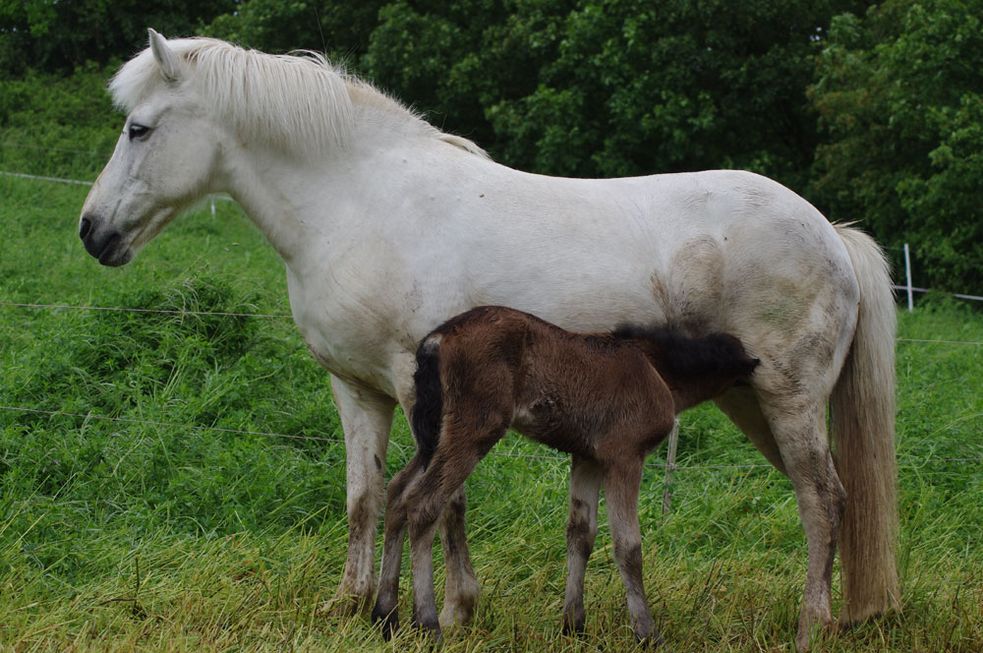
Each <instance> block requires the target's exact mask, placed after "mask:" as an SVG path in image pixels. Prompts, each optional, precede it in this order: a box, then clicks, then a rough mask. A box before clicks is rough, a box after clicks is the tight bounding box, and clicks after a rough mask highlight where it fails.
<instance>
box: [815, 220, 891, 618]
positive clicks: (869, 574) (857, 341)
mask: <svg viewBox="0 0 983 653" xmlns="http://www.w3.org/2000/svg"><path fill="white" fill-rule="evenodd" d="M836 231H837V233H838V234H839V236H840V238H841V239H842V241H843V243H844V244H845V245H846V249H847V252H848V253H849V255H850V261H851V262H852V263H853V269H854V272H855V273H856V275H857V281H858V282H859V285H860V309H859V316H858V318H857V330H856V334H855V335H854V337H853V345H852V349H851V350H850V353H849V354H848V355H847V359H846V362H845V363H844V365H843V370H842V371H841V372H840V377H839V379H838V380H837V382H836V386H835V387H834V388H833V394H832V396H831V397H830V403H831V413H832V429H833V442H834V449H835V457H836V465H837V471H838V473H839V476H840V480H841V481H842V483H843V486H844V488H845V489H846V495H847V499H846V509H845V511H844V513H843V521H842V523H841V525H840V559H841V563H842V570H843V571H842V586H843V610H842V614H841V620H842V621H844V622H845V623H849V622H855V621H859V620H861V619H864V618H866V617H869V616H871V615H874V614H878V613H883V612H887V611H889V610H895V609H898V608H899V607H900V601H899V598H900V592H899V586H898V570H897V563H896V561H895V553H896V551H895V548H896V542H897V535H898V504H897V476H898V470H897V461H896V459H895V451H894V382H895V370H894V334H895V327H896V320H897V318H896V315H895V306H894V298H893V296H892V294H891V277H890V273H889V270H888V263H887V261H886V259H885V258H884V254H883V252H882V251H881V249H880V248H879V247H878V246H877V243H875V242H874V240H873V239H872V238H871V237H870V236H868V235H866V234H865V233H863V232H861V231H859V230H857V229H852V228H849V227H847V226H841V225H836Z"/></svg>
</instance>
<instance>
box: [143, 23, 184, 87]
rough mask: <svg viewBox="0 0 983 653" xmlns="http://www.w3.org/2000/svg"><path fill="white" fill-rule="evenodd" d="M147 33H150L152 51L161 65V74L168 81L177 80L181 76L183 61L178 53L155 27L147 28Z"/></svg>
mask: <svg viewBox="0 0 983 653" xmlns="http://www.w3.org/2000/svg"><path fill="white" fill-rule="evenodd" d="M147 33H148V34H149V35H150V51H151V52H152V53H153V55H154V59H155V60H156V61H157V65H158V66H160V74H161V75H162V76H163V77H164V79H165V80H167V81H168V82H176V81H177V80H178V78H179V77H180V76H181V62H180V60H179V59H178V56H177V54H175V53H174V50H172V49H171V47H170V46H169V45H167V39H165V38H164V37H163V36H161V35H160V34H158V33H157V32H156V31H155V30H154V29H153V28H149V29H147Z"/></svg>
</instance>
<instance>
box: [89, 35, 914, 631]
mask: <svg viewBox="0 0 983 653" xmlns="http://www.w3.org/2000/svg"><path fill="white" fill-rule="evenodd" d="M110 89H111V92H112V94H113V97H114V99H115V101H116V104H117V105H118V106H119V107H121V108H122V109H124V110H125V111H126V112H127V113H128V116H127V119H126V125H125V127H124V129H123V133H122V135H121V136H120V139H119V142H118V143H117V146H116V151H115V152H114V153H113V157H112V159H111V160H110V161H109V163H108V164H107V166H106V168H105V170H103V172H102V174H101V175H100V176H99V179H98V180H97V181H96V183H95V185H94V186H93V188H92V190H91V192H90V193H89V196H88V198H87V199H86V202H85V206H84V207H83V209H82V215H81V220H80V236H81V238H82V240H83V241H84V244H85V247H86V249H87V250H88V252H89V253H90V254H92V255H93V256H95V257H96V258H98V259H99V262H100V263H102V264H104V265H123V264H124V263H127V262H129V261H130V260H131V259H132V258H133V257H134V255H135V254H136V253H137V252H138V251H139V250H140V248H141V247H143V246H144V245H145V244H146V243H147V242H148V241H149V240H150V239H152V238H153V237H154V236H156V235H157V234H158V233H159V232H160V231H161V229H163V228H164V226H165V225H167V223H168V222H169V221H170V220H171V219H172V218H174V216H175V215H177V214H178V213H179V212H180V211H181V210H182V209H183V208H186V207H187V206H189V205H190V204H192V203H194V202H195V201H196V200H198V199H199V198H201V197H202V196H203V195H205V194H206V193H216V192H223V191H224V192H227V193H229V194H230V195H231V196H232V197H233V198H235V199H236V201H238V202H239V204H241V205H242V207H243V208H244V209H245V211H246V213H247V214H248V215H249V217H250V219H252V220H253V221H254V222H255V223H256V225H257V226H258V227H259V228H260V230H261V231H262V232H263V233H264V234H265V236H266V238H267V239H268V240H269V242H270V243H271V244H272V245H273V247H274V248H276V250H277V252H278V253H279V254H280V256H281V257H282V258H283V260H284V263H285V264H286V270H287V281H288V286H289V293H290V305H291V308H292V311H293V317H294V319H295V321H296V323H297V325H298V327H299V328H300V331H301V333H302V334H303V337H304V339H305V340H306V342H307V344H308V345H309V346H310V349H311V352H312V353H313V355H314V356H315V357H316V358H317V360H318V361H319V362H320V364H321V365H323V366H324V367H325V368H326V369H327V370H328V371H329V372H330V373H331V382H332V388H333V390H334V395H335V398H336V401H337V405H338V410H339V412H340V414H341V421H342V426H343V427H344V431H345V446H346V451H347V482H348V505H347V507H348V520H349V545H348V558H347V562H346V564H345V570H344V574H343V579H342V582H341V587H340V589H339V592H340V593H341V594H343V595H346V596H354V597H355V598H356V599H358V600H359V601H360V602H361V603H363V604H369V603H370V602H371V601H370V599H371V598H372V594H373V592H374V587H375V576H374V561H373V547H374V541H375V534H376V531H377V523H378V518H379V512H380V507H381V501H382V496H383V485H384V479H383V467H384V465H383V462H384V461H385V459H386V445H387V441H388V439H389V430H390V426H391V421H392V415H393V409H394V407H395V405H396V403H397V402H398V403H399V404H400V405H402V407H403V409H404V410H405V411H407V412H408V411H410V410H411V409H412V406H413V397H412V387H413V385H412V377H413V371H414V357H413V352H414V351H415V348H416V345H417V342H418V341H419V340H420V338H421V337H423V336H424V335H425V334H426V333H428V332H429V331H430V330H431V329H433V328H434V327H435V326H437V325H438V324H440V323H441V322H443V321H444V320H445V319H447V318H449V317H450V316H452V315H456V314H458V313H461V312H462V311H464V310H466V309H468V308H471V307H473V306H477V305H480V304H500V305H506V306H511V307H514V308H517V309H520V310H523V311H527V312H531V313H534V314H536V315H538V316H540V317H542V318H543V319H545V320H548V321H551V322H554V323H556V324H559V325H560V326H562V327H564V328H566V329H570V330H576V331H601V330H606V329H610V328H611V327H613V326H614V325H616V324H619V323H623V322H632V323H652V324H670V325H673V326H675V327H677V328H680V329H682V330H684V331H686V332H688V333H690V334H693V335H699V334H704V333H708V332H714V331H723V332H728V333H732V334H734V335H735V336H737V337H738V338H740V339H741V341H743V342H744V343H745V345H746V346H747V348H748V350H749V352H750V353H751V354H752V355H753V356H755V357H757V358H760V359H761V364H760V366H759V368H758V370H757V372H756V373H755V375H754V383H753V387H748V388H742V389H735V390H733V391H730V392H729V393H728V394H726V395H724V397H723V398H722V399H720V400H719V401H718V402H717V403H718V404H719V406H720V408H721V409H722V410H723V411H724V412H725V413H726V414H727V415H728V416H730V418H731V419H732V420H733V421H734V422H735V423H736V424H737V426H739V427H740V428H741V429H742V430H743V431H744V432H745V433H746V434H747V435H748V437H749V438H750V439H751V441H752V442H753V443H754V445H755V446H756V447H757V448H758V449H759V450H760V451H761V453H763V454H764V456H765V457H766V458H767V459H768V460H769V461H771V462H772V463H773V464H774V465H775V466H776V467H777V468H778V469H780V470H782V471H783V472H785V473H786V474H787V475H788V477H789V478H790V479H791V481H792V484H793V486H794V488H795V493H796V498H797V500H798V506H799V514H800V517H801V520H802V524H803V527H804V530H805V535H806V539H807V541H808V571H807V574H806V582H805V592H804V598H803V601H802V605H801V610H800V617H799V629H798V635H797V637H796V643H797V645H798V646H799V648H801V649H804V648H806V647H807V646H808V645H809V642H810V639H811V638H812V637H813V635H814V634H815V633H816V631H817V630H818V629H819V628H820V627H822V626H825V625H827V624H829V623H831V621H832V617H831V602H830V577H831V570H832V565H833V556H834V552H835V549H836V546H837V540H839V545H840V550H841V557H842V567H843V596H844V600H843V608H842V614H841V617H842V619H843V620H844V621H856V620H858V619H862V618H865V617H867V616H869V615H873V614H876V613H881V612H884V611H886V610H889V609H892V608H896V607H897V606H898V601H899V589H898V578H897V571H896V563H895V540H896V531H897V516H896V505H895V504H896V498H895V484H896V469H895V454H894V444H893V438H894V435H893V432H894V340H893V337H894V327H895V313H894V303H893V299H892V296H891V290H890V286H889V283H890V281H889V276H888V271H887V267H886V264H885V261H884V258H883V256H882V254H881V252H880V250H879V249H878V247H877V245H876V244H875V243H874V242H873V241H872V240H871V239H870V238H868V237H867V236H865V235H863V234H862V233H861V232H859V231H856V230H854V229H850V228H847V227H844V226H834V225H831V224H830V223H829V222H828V221H827V220H826V219H825V218H824V217H823V216H822V215H821V214H820V213H819V212H818V211H817V210H816V209H815V208H814V207H812V206H811V205H810V204H809V203H807V202H806V201H805V200H803V199H802V198H801V197H799V196H798V195H796V194H795V193H793V192H792V191H790V190H788V189H787V188H785V187H783V186H781V185H779V184H778V183H776V182H774V181H771V180H769V179H766V178H763V177H760V176H758V175H754V174H751V173H747V172H737V171H709V172H700V173H692V174H670V175H654V176H650V177H638V178H627V179H606V180H596V179H562V178H554V177H546V176H541V175H533V174H527V173H524V172H519V171H516V170H512V169H510V168H507V167H505V166H503V165H500V164H497V163H495V162H494V161H491V160H489V158H488V157H487V156H485V155H484V153H483V152H482V151H481V149H480V148H478V147H477V146H476V145H474V144H473V143H471V142H469V141H467V140H465V139H462V138H459V137H456V136H451V135H448V134H445V133H441V132H440V131H438V130H437V129H435V128H434V127H432V126H431V125H429V124H427V123H426V122H425V121H423V120H422V119H420V118H419V117H418V116H416V115H414V114H413V113H411V112H410V111H409V110H407V109H406V108H405V107H403V106H402V105H400V104H399V103H397V102H396V101H394V100H392V99H390V98H388V97H386V96H385V95H383V94H382V93H380V92H378V91H377V90H375V89H374V88H372V87H371V86H369V85H368V84H366V83H364V82H360V81H358V80H356V79H353V78H351V77H347V76H345V75H344V74H342V73H340V72H339V71H337V70H335V69H333V68H332V67H330V66H329V65H327V64H326V62H325V61H324V60H323V59H321V58H320V57H318V56H314V55H310V56H306V57H292V56H273V55H268V54H263V53H260V52H255V51H246V50H243V49H241V48H238V47H235V46H233V45H230V44H228V43H224V42H222V41H216V40H211V39H181V40H171V41H167V40H165V39H164V38H163V37H161V36H160V35H159V34H157V33H156V32H153V31H152V30H151V32H150V47H149V48H148V49H147V50H145V51H143V52H141V53H140V54H138V55H137V56H135V57H134V58H133V59H132V60H131V61H129V62H128V63H126V64H125V65H124V66H123V67H122V69H121V70H120V71H119V73H118V74H117V75H116V76H115V77H114V78H113V80H112V82H111V83H110ZM827 402H830V403H831V404H832V411H831V412H832V424H833V434H834V438H835V439H834V444H835V449H836V452H835V453H836V456H835V458H836V463H835V464H834V456H832V455H831V449H830V445H829V444H828V441H827V433H826V407H827ZM841 482H842V484H841ZM596 492H597V484H596V482H595V479H590V478H586V479H585V478H580V477H579V476H578V474H577V472H576V469H575V470H574V472H573V474H572V476H571V496H572V499H574V501H572V502H571V505H572V506H576V505H590V504H591V501H589V500H587V501H575V500H576V499H577V498H578V497H588V498H589V497H590V496H591V495H593V494H596ZM463 511H464V498H463V496H458V497H457V499H456V501H455V502H452V504H451V506H450V508H449V509H448V510H447V511H446V513H445V515H444V517H443V520H442V526H441V535H442V539H443V541H444V545H445V549H446V551H447V566H448V568H447V592H446V600H445V606H444V610H443V612H442V614H441V619H442V621H443V622H444V623H447V622H454V621H467V620H468V619H469V618H470V616H471V613H472V610H473V607H474V601H475V599H476V597H477V591H478V586H477V582H476V580H475V578H474V574H473V571H472V569H471V565H470V561H469V558H468V551H467V547H466V544H465V540H464V522H463ZM595 517H596V515H593V514H589V515H572V518H577V519H581V520H585V519H586V520H588V521H589V522H590V528H591V529H592V532H593V530H594V529H596V519H595Z"/></svg>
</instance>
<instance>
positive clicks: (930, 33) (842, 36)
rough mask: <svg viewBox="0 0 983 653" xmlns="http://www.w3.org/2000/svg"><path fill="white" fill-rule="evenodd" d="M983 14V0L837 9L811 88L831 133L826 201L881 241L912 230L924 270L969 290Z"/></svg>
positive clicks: (824, 153)
mask: <svg viewBox="0 0 983 653" xmlns="http://www.w3.org/2000/svg"><path fill="white" fill-rule="evenodd" d="M981 18H983V2H981V0H928V1H923V2H915V1H914V0H889V1H888V2H885V3H884V4H882V5H878V6H876V7H873V8H871V9H870V10H869V11H868V12H867V13H866V14H865V15H864V16H862V17H861V16H856V15H853V14H844V15H841V16H838V17H837V18H836V19H835V20H834V21H833V25H832V29H831V31H830V38H829V43H828V45H827V46H826V48H825V49H824V51H823V53H822V57H821V58H820V60H819V67H818V77H817V81H816V83H815V84H814V85H813V86H812V88H811V89H810V92H809V93H810V97H811V98H812V100H813V102H814V104H815V106H816V108H817V110H818V111H819V114H820V117H821V125H822V129H823V131H824V133H825V134H826V135H827V140H826V142H824V143H823V144H822V145H820V146H819V148H818V149H817V154H816V165H815V174H814V185H813V190H814V193H815V195H816V197H817V198H818V199H819V200H820V202H821V203H822V204H824V205H825V206H827V207H828V208H829V212H830V214H831V215H832V216H833V217H838V218H844V219H860V220H861V221H862V223H863V224H864V225H866V226H867V227H868V228H869V229H870V230H871V231H872V232H873V233H874V234H875V235H876V236H877V237H878V238H879V239H880V240H881V242H883V243H885V244H888V245H900V244H901V243H902V242H905V241H909V242H910V243H911V245H912V247H913V250H914V258H915V262H916V264H917V266H918V268H917V270H916V273H917V278H918V279H919V280H920V281H921V282H923V283H925V284H927V285H932V286H935V287H940V288H953V289H956V290H958V289H967V290H968V291H970V292H972V291H977V292H978V291H979V290H980V285H981V282H983V275H981V270H983V207H981V204H980V202H979V199H978V198H979V197H980V195H981V193H983V75H981V72H980V71H981V70H983V32H981V27H983V25H981ZM897 259H898V257H897V256H895V260H897Z"/></svg>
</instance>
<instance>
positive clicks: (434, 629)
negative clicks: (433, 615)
mask: <svg viewBox="0 0 983 653" xmlns="http://www.w3.org/2000/svg"><path fill="white" fill-rule="evenodd" d="M413 627H414V628H415V629H417V630H418V631H420V632H421V633H423V634H424V635H426V636H427V637H430V638H432V639H433V640H434V642H440V640H441V639H442V638H443V633H442V632H441V630H440V622H438V621H437V620H436V619H423V620H418V619H415V618H414V619H413Z"/></svg>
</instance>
